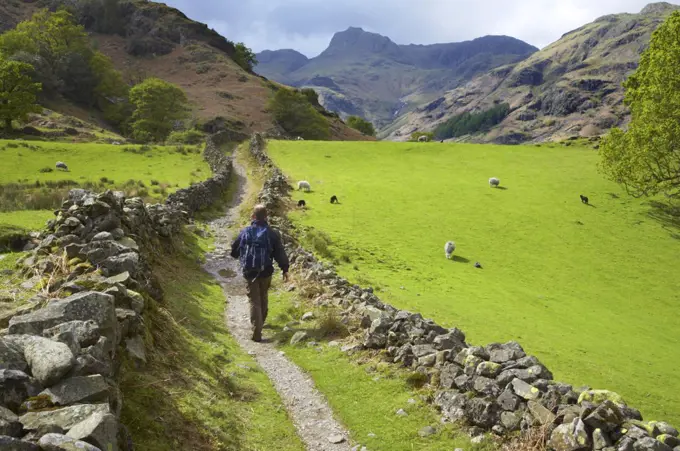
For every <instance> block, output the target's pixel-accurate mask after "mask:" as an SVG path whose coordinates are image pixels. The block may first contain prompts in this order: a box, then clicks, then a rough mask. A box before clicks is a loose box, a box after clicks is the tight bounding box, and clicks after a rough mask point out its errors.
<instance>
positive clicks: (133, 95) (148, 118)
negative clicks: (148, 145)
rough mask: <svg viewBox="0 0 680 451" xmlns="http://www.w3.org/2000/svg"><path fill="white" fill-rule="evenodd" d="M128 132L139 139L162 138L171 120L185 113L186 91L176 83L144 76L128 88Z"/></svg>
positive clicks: (156, 139)
mask: <svg viewBox="0 0 680 451" xmlns="http://www.w3.org/2000/svg"><path fill="white" fill-rule="evenodd" d="M130 103H132V105H133V106H134V112H133V113H132V133H133V136H134V137H135V138H136V139H139V140H140V141H164V140H165V138H167V137H168V135H169V134H170V132H171V131H172V130H173V129H174V127H175V124H176V123H177V122H179V121H182V120H184V119H186V118H187V117H189V108H188V101H187V97H186V94H184V91H182V89H181V88H179V87H178V86H175V85H173V84H172V83H168V82H166V81H163V80H160V79H158V78H147V79H146V80H144V81H143V82H142V83H140V84H138V85H136V86H134V87H133V88H132V89H131V90H130Z"/></svg>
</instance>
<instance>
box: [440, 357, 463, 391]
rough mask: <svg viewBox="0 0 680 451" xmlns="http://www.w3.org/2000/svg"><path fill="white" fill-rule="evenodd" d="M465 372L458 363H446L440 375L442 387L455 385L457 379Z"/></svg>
mask: <svg viewBox="0 0 680 451" xmlns="http://www.w3.org/2000/svg"><path fill="white" fill-rule="evenodd" d="M462 373H463V370H462V369H461V368H460V367H459V366H458V365H456V364H453V363H449V364H447V365H444V367H443V368H442V370H441V374H440V376H439V384H440V386H441V387H442V388H445V389H446V388H453V387H455V379H456V377H458V376H460V375H461V374H462Z"/></svg>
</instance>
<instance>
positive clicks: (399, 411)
mask: <svg viewBox="0 0 680 451" xmlns="http://www.w3.org/2000/svg"><path fill="white" fill-rule="evenodd" d="M396 415H397V416H399V417H407V416H408V412H406V411H405V410H404V409H399V410H397V411H396Z"/></svg>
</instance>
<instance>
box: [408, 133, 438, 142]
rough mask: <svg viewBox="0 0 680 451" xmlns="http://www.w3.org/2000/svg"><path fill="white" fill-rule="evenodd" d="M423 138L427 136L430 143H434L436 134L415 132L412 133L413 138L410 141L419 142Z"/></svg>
mask: <svg viewBox="0 0 680 451" xmlns="http://www.w3.org/2000/svg"><path fill="white" fill-rule="evenodd" d="M421 136H427V140H428V141H432V140H433V139H434V133H432V132H413V133H411V138H410V139H409V141H410V142H417V141H418V140H419V139H420V137H421Z"/></svg>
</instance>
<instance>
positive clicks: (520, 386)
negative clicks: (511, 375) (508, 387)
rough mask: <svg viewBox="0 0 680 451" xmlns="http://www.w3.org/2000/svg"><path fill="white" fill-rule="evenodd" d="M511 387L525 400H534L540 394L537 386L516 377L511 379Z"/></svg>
mask: <svg viewBox="0 0 680 451" xmlns="http://www.w3.org/2000/svg"><path fill="white" fill-rule="evenodd" d="M512 389H513V390H514V392H515V394H517V396H519V397H520V398H523V399H526V400H530V399H531V400H535V399H538V398H539V397H540V396H541V392H540V391H539V390H538V388H536V387H534V386H533V385H530V384H527V383H526V382H524V381H523V380H521V379H517V378H516V379H513V381H512Z"/></svg>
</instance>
